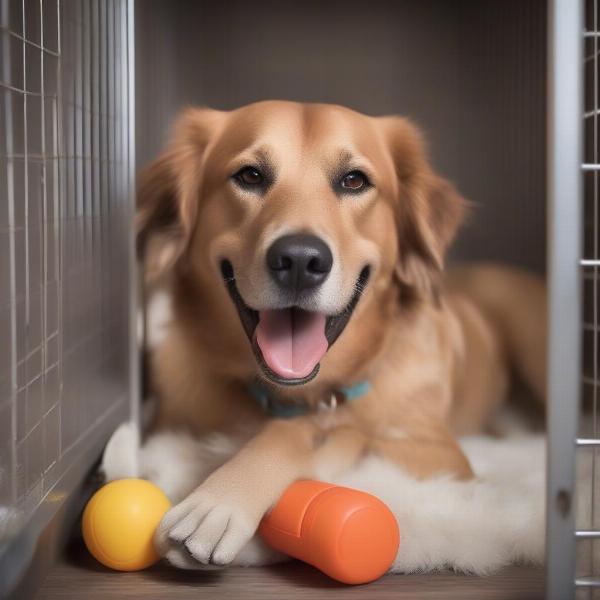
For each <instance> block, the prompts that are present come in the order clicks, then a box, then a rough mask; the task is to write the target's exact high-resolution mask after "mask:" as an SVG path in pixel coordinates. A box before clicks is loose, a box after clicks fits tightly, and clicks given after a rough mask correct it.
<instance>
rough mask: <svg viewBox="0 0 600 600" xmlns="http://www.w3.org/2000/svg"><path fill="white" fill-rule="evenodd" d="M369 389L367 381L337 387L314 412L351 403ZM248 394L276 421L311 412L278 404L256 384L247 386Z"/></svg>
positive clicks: (292, 405) (295, 406) (306, 408)
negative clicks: (276, 419)
mask: <svg viewBox="0 0 600 600" xmlns="http://www.w3.org/2000/svg"><path fill="white" fill-rule="evenodd" d="M370 389H371V384H370V383H369V382H368V381H361V382H359V383H357V384H355V385H352V386H350V387H339V388H337V389H335V390H334V391H333V392H332V393H331V396H330V398H329V401H324V402H320V403H319V406H318V408H317V409H316V410H335V409H336V408H337V407H338V406H339V405H340V404H345V403H348V402H352V401H353V400H356V399H357V398H360V397H361V396H364V395H365V394H366V393H367V392H368V391H369V390H370ZM248 392H249V393H250V395H251V396H252V397H253V398H254V400H255V401H256V403H257V404H258V405H259V406H260V407H261V408H262V409H263V410H264V411H265V412H266V413H268V414H270V415H271V416H273V417H276V418H278V419H291V418H292V417H299V416H301V415H306V414H308V413H310V412H311V411H312V408H311V407H309V406H306V405H304V404H286V403H282V402H279V401H278V400H277V398H274V397H273V395H272V394H269V392H268V391H267V390H266V389H265V388H264V386H262V385H261V384H260V383H258V382H254V383H251V384H250V385H249V386H248Z"/></svg>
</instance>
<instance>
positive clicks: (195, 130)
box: [136, 108, 222, 279]
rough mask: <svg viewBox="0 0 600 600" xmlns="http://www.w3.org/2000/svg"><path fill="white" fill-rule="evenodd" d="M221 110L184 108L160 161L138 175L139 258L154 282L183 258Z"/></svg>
mask: <svg viewBox="0 0 600 600" xmlns="http://www.w3.org/2000/svg"><path fill="white" fill-rule="evenodd" d="M220 115H222V113H220V112H219V111H214V110H210V109H199V108H193V109H186V110H185V111H184V112H183V113H182V114H181V116H180V117H179V118H178V119H177V121H176V123H175V127H174V129H173V134H172V137H171V141H170V142H169V144H168V146H167V148H166V149H165V151H164V152H163V154H162V155H161V156H159V157H158V158H157V159H156V160H155V161H154V162H152V163H151V164H150V165H148V166H147V167H146V168H145V169H144V170H143V171H142V173H141V175H140V178H139V182H138V191H137V212H136V235H137V250H138V256H139V257H140V258H141V259H143V260H144V266H145V272H146V276H147V277H148V278H149V279H154V278H156V277H158V276H160V275H162V274H164V273H165V272H167V271H168V270H170V269H171V268H173V267H174V266H175V264H176V263H177V262H178V260H179V259H180V258H181V257H182V256H183V255H184V253H185V251H186V249H187V247H188V245H189V242H190V239H191V235H192V231H193V227H194V224H195V222H196V213H197V209H198V193H199V188H200V177H201V172H202V163H203V157H204V153H205V150H206V147H207V145H208V143H209V141H210V140H211V139H212V136H213V135H214V132H215V129H216V127H217V124H218V121H219V116H220Z"/></svg>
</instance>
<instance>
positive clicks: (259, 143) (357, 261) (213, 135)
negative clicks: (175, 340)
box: [137, 102, 464, 385]
mask: <svg viewBox="0 0 600 600" xmlns="http://www.w3.org/2000/svg"><path fill="white" fill-rule="evenodd" d="M463 211H464V201H463V200H462V198H461V197H460V196H459V195H458V194H457V193H456V191H455V190H454V188H453V187H452V186H451V185H450V184H449V183H448V182H446V181H445V180H443V179H441V178H440V177H439V176H437V175H436V174H435V173H434V172H433V171H432V169H431V167H430V165H429V163H428V161H427V158H426V155H425V151H424V148H423V142H422V140H421V136H420V134H419V132H418V130H417V129H416V128H415V127H414V126H413V125H412V124H411V123H410V122H409V121H407V120H405V119H402V118H398V117H368V116H365V115H362V114H359V113H356V112H354V111H352V110H349V109H346V108H343V107H339V106H332V105H324V104H296V103H291V102H261V103H257V104H252V105H249V106H246V107H243V108H241V109H238V110H235V111H231V112H221V111H214V110H208V109H189V110H187V111H186V112H185V113H184V114H183V115H182V116H181V117H180V119H179V121H178V123H177V126H176V128H175V132H174V136H173V139H172V141H171V143H170V145H169V147H168V149H167V150H166V152H165V153H164V154H163V155H162V156H161V157H160V158H159V159H158V160H157V161H156V162H155V163H153V164H152V165H150V167H149V168H148V169H147V170H146V172H145V174H144V175H143V176H142V180H141V185H140V188H139V202H138V217H137V218H138V240H139V242H140V244H141V246H142V247H144V248H145V250H146V253H147V255H148V256H149V260H148V268H149V270H150V271H154V272H160V273H164V272H165V271H170V272H171V273H173V274H174V276H175V279H176V280H178V281H180V282H185V284H184V285H183V284H182V285H179V289H180V290H181V289H183V288H185V290H186V291H185V296H186V299H187V300H186V302H185V304H186V306H187V308H186V310H187V311H188V313H190V314H192V315H193V314H194V311H197V315H198V319H199V320H201V321H202V322H203V323H204V329H205V331H204V335H205V336H206V338H207V340H209V342H208V343H211V342H210V340H211V339H212V340H213V342H214V345H215V349H217V348H218V349H219V351H224V350H225V349H226V348H227V347H228V346H227V342H228V341H229V342H231V346H233V344H238V345H239V342H240V340H239V336H240V335H243V334H244V333H245V335H246V336H247V338H248V340H249V342H250V344H248V343H247V342H243V346H244V348H245V351H246V353H247V354H248V356H250V357H251V356H252V355H251V354H250V353H249V352H248V349H249V348H250V347H251V348H252V349H253V354H254V358H253V359H252V365H253V368H254V369H255V370H256V368H257V365H258V367H259V372H260V373H261V374H262V376H263V377H264V378H266V379H267V380H269V381H271V382H274V383H276V384H281V385H289V384H302V383H307V382H309V381H310V380H311V379H313V378H314V377H315V376H316V375H317V373H318V371H319V367H320V365H321V363H322V372H326V371H327V369H329V370H330V371H335V370H337V371H339V370H340V369H341V365H342V364H343V365H345V369H344V370H348V369H356V368H358V367H359V366H360V364H361V363H364V362H365V361H366V360H367V359H368V358H369V357H370V356H372V355H373V353H374V352H375V344H376V342H378V341H380V340H381V338H382V336H383V334H384V331H385V328H386V324H387V320H388V319H389V318H390V316H391V315H392V314H393V311H394V310H396V309H397V303H398V301H399V293H398V290H405V291H407V292H408V294H405V295H404V296H403V297H411V298H413V300H414V299H415V298H421V299H426V298H427V297H429V296H430V295H431V293H432V290H433V288H434V283H435V280H436V277H437V274H438V273H439V271H440V270H441V269H442V267H443V261H444V255H445V251H446V249H447V247H448V244H449V243H450V241H451V240H452V238H453V237H454V234H455V232H456V229H457V227H458V225H459V223H460V221H461V219H462V215H463ZM400 301H401V298H400ZM391 304H393V305H394V309H393V310H392V308H391V306H390V305H391ZM236 313H237V315H236ZM219 330H220V332H219ZM342 333H344V335H343V336H342ZM340 336H341V339H340V340H339V341H338V343H337V344H336V346H335V348H333V349H332V351H331V352H329V349H330V348H331V347H332V345H333V344H334V342H336V340H338V338H340ZM225 338H227V339H225ZM215 351H217V350H215ZM351 374H352V371H349V372H348V375H351ZM332 377H333V375H332Z"/></svg>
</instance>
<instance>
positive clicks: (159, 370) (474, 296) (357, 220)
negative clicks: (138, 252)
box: [138, 102, 545, 564]
mask: <svg viewBox="0 0 600 600" xmlns="http://www.w3.org/2000/svg"><path fill="white" fill-rule="evenodd" d="M265 156H266V157H267V158H268V160H269V161H270V162H271V163H272V164H274V165H275V167H276V169H277V171H278V176H277V180H276V182H275V184H274V185H273V186H272V188H271V189H270V190H269V192H268V195H267V196H266V197H263V198H260V199H257V198H255V197H249V196H248V194H246V193H243V192H240V191H239V190H238V189H237V188H236V186H235V185H233V184H232V183H231V174H232V173H234V172H235V171H236V170H238V169H239V168H240V167H241V166H243V165H245V164H252V163H253V162H256V160H258V159H260V160H262V159H263V158H264V157H265ZM346 163H348V164H349V165H350V163H351V167H352V168H361V169H362V170H364V171H365V172H367V174H368V176H369V178H370V179H371V180H372V182H373V188H371V189H369V190H367V191H366V192H365V193H364V194H361V195H360V197H349V198H340V197H338V196H337V195H336V194H335V193H334V191H332V189H331V185H330V180H329V178H328V176H327V174H329V173H331V172H334V171H335V170H336V169H338V168H339V166H340V164H341V165H342V167H343V166H344V164H346ZM465 207H466V202H465V201H464V200H463V199H462V198H461V197H460V195H459V194H458V192H457V191H456V190H455V189H454V187H453V186H452V185H451V184H449V183H448V182H447V181H445V180H444V179H442V178H441V177H439V176H438V175H437V174H435V173H434V172H433V170H432V168H431V166H430V164H429V162H428V160H427V157H426V153H425V150H424V145H423V141H422V139H421V136H420V134H419V132H418V130H417V128H416V127H415V126H414V125H412V124H411V123H410V122H409V121H407V120H405V119H402V118H398V117H368V116H365V115H362V114H359V113H356V112H354V111H351V110H349V109H346V108H343V107H339V106H332V105H323V104H296V103H291V102H261V103H257V104H253V105H249V106H246V107H243V108H240V109H238V110H235V111H231V112H220V111H214V110H208V109H189V110H187V111H186V112H185V113H184V114H183V115H182V116H181V117H180V119H179V121H178V123H177V126H176V127H175V131H174V134H173V138H172V141H171V142H170V145H169V147H168V148H167V149H166V151H165V153H164V154H163V155H162V156H161V157H160V158H159V159H158V160H157V161H156V162H155V163H153V164H152V165H150V166H149V168H148V169H147V170H146V172H145V173H144V174H143V177H142V180H141V185H140V191H139V207H138V232H139V238H138V239H139V242H140V248H141V249H142V250H143V251H144V255H145V267H146V271H147V273H148V277H149V278H150V279H156V278H157V277H163V278H168V281H169V285H170V287H171V290H172V294H173V305H174V322H173V325H172V327H171V331H170V334H169V336H168V338H167V340H166V341H165V343H164V344H163V345H162V346H161V347H160V348H159V349H158V350H157V351H156V352H155V354H154V356H153V361H152V372H153V380H154V385H155V390H156V393H157V395H158V397H159V399H160V404H159V414H158V419H157V423H156V427H157V428H170V429H177V428H185V429H188V430H191V431H193V432H194V433H195V434H197V435H202V434H204V433H207V432H210V431H214V430H235V429H236V428H238V427H239V426H240V425H243V426H244V430H245V431H247V432H248V431H249V432H250V433H248V434H247V435H248V443H247V444H246V446H244V448H243V449H242V450H241V451H240V452H239V453H238V454H237V455H236V456H235V457H234V458H233V459H232V460H230V461H229V462H228V463H226V464H225V465H224V466H223V467H221V468H220V469H218V470H217V471H215V472H214V473H213V474H212V475H210V476H209V477H208V479H207V480H206V481H205V482H204V483H202V484H201V485H200V487H199V488H198V489H197V490H196V491H195V492H193V493H192V494H191V496H190V497H189V498H188V499H187V500H185V501H184V502H183V503H182V504H180V505H179V506H177V507H175V508H174V509H173V510H172V511H170V513H168V515H167V516H166V517H165V519H164V520H163V523H162V525H161V527H160V528H159V531H158V533H157V540H158V542H159V547H160V548H161V551H162V552H163V554H165V555H166V556H167V557H168V558H169V560H171V561H172V562H174V563H176V564H182V563H184V562H185V560H186V559H185V558H183V557H182V553H181V545H182V544H184V545H185V546H186V548H187V551H188V552H189V553H191V554H192V556H193V557H194V558H195V559H197V560H200V561H201V562H212V563H215V564H226V563H228V562H230V561H231V560H232V559H233V557H234V556H235V554H236V553H237V551H239V549H240V547H241V546H242V545H243V543H244V542H245V540H247V539H248V538H249V536H251V535H252V534H253V533H254V531H255V529H256V527H257V525H258V523H259V521H260V518H261V517H262V515H263V514H264V513H265V512H266V511H267V510H268V509H269V508H270V507H271V506H272V505H273V503H274V502H275V501H276V500H277V498H278V497H279V495H280V494H281V493H282V491H283V490H284V489H285V488H286V487H287V486H288V485H289V484H290V483H291V482H293V481H294V480H296V479H298V478H310V477H312V476H314V472H315V466H316V464H318V463H319V461H323V460H326V461H328V464H332V465H334V470H335V468H337V469H339V470H343V469H347V468H349V467H351V466H352V464H354V463H355V462H356V460H357V459H358V458H360V457H361V456H363V455H364V454H365V453H367V452H373V453H377V454H380V455H383V456H385V457H387V458H389V459H391V460H393V461H395V462H396V463H398V464H400V465H401V466H402V467H403V468H405V469H406V470H407V471H408V472H409V473H411V474H413V475H414V476H416V477H418V478H425V477H429V476H431V475H434V474H436V473H440V472H445V473H449V474H452V475H454V476H455V477H457V478H462V479H465V478H470V477H472V476H473V473H472V471H471V467H470V465H469V462H468V461H467V459H466V458H465V456H464V455H463V453H462V451H461V449H460V447H459V445H458V444H457V442H456V439H455V436H456V435H457V434H462V433H466V432H472V431H475V430H480V429H481V428H483V427H485V426H486V425H487V424H488V423H489V421H490V419H491V417H492V416H493V413H494V410H495V409H496V408H497V407H498V406H499V405H500V403H501V402H502V401H503V399H504V398H505V397H506V395H507V391H508V388H509V384H510V381H511V374H512V373H513V372H514V371H516V372H517V373H518V375H519V376H520V377H521V378H523V379H524V380H525V381H526V383H527V384H528V385H529V386H530V387H531V388H532V389H533V391H534V392H535V393H536V394H537V395H538V397H539V398H540V399H543V395H544V382H545V373H544V363H545V329H544V324H545V289H544V286H543V284H542V283H541V282H540V281H539V280H538V279H536V278H534V277H532V276H530V275H527V274H525V273H523V272H519V271H516V270H511V269H505V268H501V267H496V266H483V265H482V266H476V267H471V268H464V269H461V270H458V271H456V272H453V273H451V274H450V275H449V276H447V277H444V276H442V271H443V267H444V256H445V253H446V250H447V248H448V246H449V244H450V243H451V241H452V239H453V238H454V235H455V233H456V231H457V229H458V227H459V225H460V223H461V221H462V220H463V217H464V212H465ZM281 231H284V232H290V231H291V232H295V231H308V232H311V233H315V234H318V235H320V236H322V237H324V238H325V239H326V240H328V242H329V244H330V245H331V246H332V247H333V249H334V255H335V257H336V260H337V261H339V262H340V263H341V265H342V266H343V270H342V271H341V273H342V274H341V275H340V280H339V282H338V283H339V291H338V293H339V296H340V298H341V299H342V300H343V301H344V303H347V301H348V300H349V299H350V296H351V294H352V290H353V285H354V282H355V279H356V273H357V272H358V271H359V270H360V268H361V266H362V265H363V264H365V263H366V262H368V264H369V265H370V266H371V277H370V280H369V282H368V284H367V286H366V289H365V290H364V292H363V293H362V295H361V298H360V301H359V302H358V305H357V307H356V310H355V311H354V314H353V315H352V317H351V318H350V321H349V323H348V325H347V327H346V329H345V331H344V332H343V334H342V336H341V337H340V338H339V340H338V341H337V342H336V343H335V345H333V346H332V347H331V348H330V350H329V351H328V352H327V354H326V355H325V356H324V358H323V360H322V361H321V369H320V372H319V375H318V376H317V377H316V379H314V380H313V381H311V382H309V383H306V384H305V385H301V386H297V387H289V388H288V387H280V388H277V394H279V395H280V396H281V397H282V398H283V399H285V400H288V401H291V402H302V403H306V404H308V405H310V406H312V407H316V406H317V405H318V403H319V401H321V400H322V399H323V398H328V397H329V395H330V394H331V391H332V390H334V389H336V388H339V387H340V386H349V385H352V384H354V383H357V382H359V381H362V380H368V381H369V382H370V384H371V389H370V391H369V393H368V394H367V395H365V396H364V397H361V398H360V399H359V400H357V401H355V402H353V403H351V404H347V405H342V406H339V407H338V408H337V410H336V411H334V412H329V413H326V414H323V413H320V412H317V411H315V412H311V413H310V414H308V415H307V416H302V417H296V418H294V419H289V420H280V419H272V418H269V417H268V416H267V415H265V414H264V413H263V412H262V411H261V410H260V409H259V408H258V406H257V404H256V403H255V402H254V401H253V400H252V399H251V397H250V396H249V394H248V391H247V385H248V382H250V381H252V380H253V379H254V378H255V377H256V376H257V375H259V374H260V370H259V367H258V365H257V362H256V359H255V357H254V354H253V353H252V351H251V347H250V344H249V342H248V339H247V337H246V335H245V333H244V330H243V328H242V326H241V324H240V319H239V317H238V314H237V312H236V309H235V307H234V304H233V302H232V301H231V299H230V297H229V296H228V293H227V290H226V287H225V285H224V283H223V279H222V275H221V272H220V267H219V261H220V260H221V258H222V257H223V256H226V257H227V258H228V260H230V261H231V263H232V264H233V265H234V267H235V271H236V278H237V281H238V286H239V291H240V293H241V295H242V297H243V298H244V299H245V300H246V302H247V303H248V304H260V303H261V302H263V298H262V296H261V293H262V292H261V289H260V282H261V281H263V277H264V275H263V273H262V271H263V270H264V255H265V249H266V246H267V245H268V243H269V241H271V240H272V239H273V238H274V236H276V235H277V234H279V232H281ZM334 300H335V299H332V300H331V301H332V302H333V301H334ZM191 515H193V516H191ZM206 515H212V517H211V518H208V517H207V516H206ZM201 523H203V524H201Z"/></svg>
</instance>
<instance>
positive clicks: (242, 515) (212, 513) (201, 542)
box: [155, 488, 260, 569]
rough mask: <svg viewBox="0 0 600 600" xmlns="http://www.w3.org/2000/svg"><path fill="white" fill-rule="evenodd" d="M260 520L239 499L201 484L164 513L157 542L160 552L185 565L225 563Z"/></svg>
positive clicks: (229, 560) (252, 533) (248, 538)
mask: <svg viewBox="0 0 600 600" xmlns="http://www.w3.org/2000/svg"><path fill="white" fill-rule="evenodd" d="M259 520H260V518H256V517H253V516H252V515H251V513H250V511H248V510H247V509H245V507H243V506H241V505H240V503H239V501H238V502H236V501H231V500H229V499H227V498H223V497H218V496H217V495H216V494H213V493H211V492H208V491H204V490H203V489H202V488H199V489H198V490H196V491H195V492H193V493H192V494H191V495H190V496H188V497H187V498H186V499H185V500H184V501H183V502H181V503H180V504H178V505H177V506H175V507H174V508H172V509H171V510H170V511H169V512H168V513H167V514H166V515H165V516H164V517H163V519H162V521H161V522H160V524H159V526H158V528H157V530H156V535H155V545H156V547H157V549H158V551H159V553H160V554H161V556H163V557H164V558H166V559H167V560H168V561H169V562H170V563H171V564H173V565H175V566H176V567H179V568H182V569H198V568H206V567H209V568H210V567H211V566H212V567H222V566H225V565H228V564H230V563H231V562H232V561H233V559H234V558H235V557H236V556H237V554H238V552H239V551H240V550H241V549H242V547H243V546H244V545H245V544H246V543H247V542H248V541H249V540H250V538H251V537H252V536H253V535H254V532H255V531H256V529H257V527H258V524H259Z"/></svg>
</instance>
